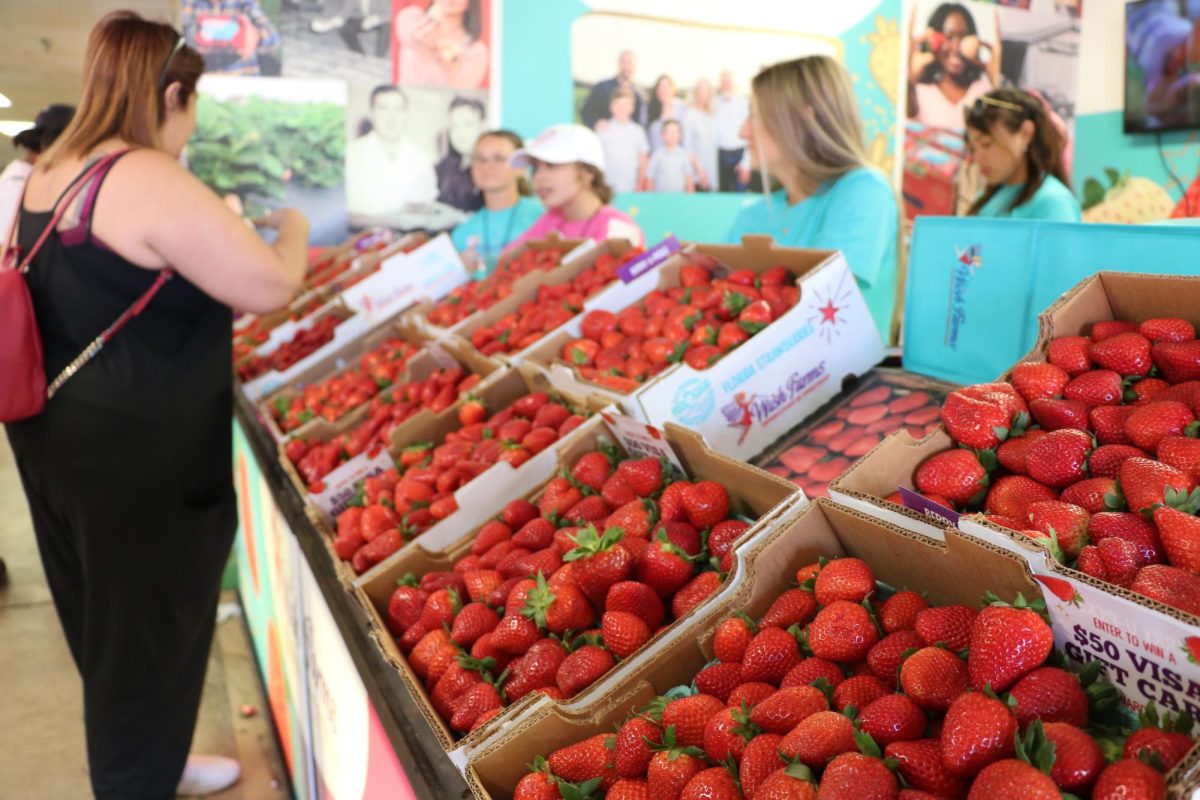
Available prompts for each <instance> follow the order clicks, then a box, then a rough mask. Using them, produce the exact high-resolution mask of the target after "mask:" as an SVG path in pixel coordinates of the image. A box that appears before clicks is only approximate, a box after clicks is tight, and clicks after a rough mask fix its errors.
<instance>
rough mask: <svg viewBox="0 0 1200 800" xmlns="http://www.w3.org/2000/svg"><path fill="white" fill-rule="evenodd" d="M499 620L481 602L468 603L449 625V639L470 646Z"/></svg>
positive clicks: (457, 643)
mask: <svg viewBox="0 0 1200 800" xmlns="http://www.w3.org/2000/svg"><path fill="white" fill-rule="evenodd" d="M499 621H500V618H499V617H498V616H496V612H495V611H493V610H492V609H490V608H488V607H487V606H485V605H484V604H483V603H468V604H467V605H465V606H463V609H462V611H460V612H458V616H456V617H455V618H454V623H453V625H451V627H450V640H451V641H452V642H454V643H455V644H456V645H458V646H459V647H464V648H470V647H471V645H473V644H475V642H476V641H477V640H478V639H479V637H480V636H483V635H484V634H485V633H491V632H492V629H493V628H495V627H496V624H497V623H498V622H499ZM486 710H487V709H484V711H486ZM480 713H482V711H481V712H480ZM472 721H474V720H472ZM468 727H470V726H468Z"/></svg>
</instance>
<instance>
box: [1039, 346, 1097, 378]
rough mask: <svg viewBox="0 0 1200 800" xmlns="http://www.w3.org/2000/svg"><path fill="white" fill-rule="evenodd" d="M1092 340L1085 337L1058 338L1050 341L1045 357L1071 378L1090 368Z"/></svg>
mask: <svg viewBox="0 0 1200 800" xmlns="http://www.w3.org/2000/svg"><path fill="white" fill-rule="evenodd" d="M1091 350H1092V340H1091V339H1089V338H1087V337H1086V336H1059V337H1056V338H1054V339H1052V340H1051V341H1050V346H1049V347H1048V348H1047V351H1046V357H1047V358H1048V359H1049V361H1050V363H1051V364H1054V365H1055V366H1059V367H1062V368H1063V369H1064V370H1066V372H1067V374H1068V375H1070V376H1071V377H1072V378H1073V377H1075V376H1076V375H1081V374H1082V373H1084V372H1087V371H1088V370H1089V369H1091V368H1092V357H1091Z"/></svg>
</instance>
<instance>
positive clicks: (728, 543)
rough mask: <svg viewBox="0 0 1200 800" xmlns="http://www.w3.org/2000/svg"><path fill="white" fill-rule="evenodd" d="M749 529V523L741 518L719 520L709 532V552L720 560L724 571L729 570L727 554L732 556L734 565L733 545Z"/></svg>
mask: <svg viewBox="0 0 1200 800" xmlns="http://www.w3.org/2000/svg"><path fill="white" fill-rule="evenodd" d="M748 530H750V525H749V524H748V523H745V522H742V521H741V520H739V519H727V520H725V521H724V522H718V523H717V524H716V525H714V526H713V529H712V530H711V531H710V532H709V534H708V552H709V553H711V554H712V556H713V558H715V559H717V560H718V562H720V564H721V571H722V572H728V571H729V570H728V568H727V567H726V566H725V564H724V561H725V559H726V557H727V554H728V555H729V558H730V561H729V563H730V565H732V553H733V546H734V545H735V544H736V543H737V540H738V539H740V538H741V537H742V534H743V533H745V532H746V531H748Z"/></svg>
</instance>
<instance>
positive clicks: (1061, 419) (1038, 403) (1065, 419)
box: [1029, 400, 1088, 431]
mask: <svg viewBox="0 0 1200 800" xmlns="http://www.w3.org/2000/svg"><path fill="white" fill-rule="evenodd" d="M1029 412H1030V413H1031V414H1032V415H1033V418H1034V419H1035V420H1036V421H1037V424H1038V425H1041V426H1042V427H1043V428H1044V429H1046V430H1047V431H1056V430H1060V429H1062V428H1078V429H1079V430H1087V429H1088V406H1087V405H1086V404H1085V403H1083V402H1081V401H1079V400H1034V401H1033V402H1031V403H1030V404H1029Z"/></svg>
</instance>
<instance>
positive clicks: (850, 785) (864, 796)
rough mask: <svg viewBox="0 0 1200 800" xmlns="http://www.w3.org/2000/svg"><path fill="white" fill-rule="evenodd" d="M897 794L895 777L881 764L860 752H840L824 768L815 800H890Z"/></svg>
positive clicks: (897, 788)
mask: <svg viewBox="0 0 1200 800" xmlns="http://www.w3.org/2000/svg"><path fill="white" fill-rule="evenodd" d="M899 791H900V786H899V783H898V782H897V780H896V774H895V773H894V772H892V771H891V770H890V769H888V767H887V765H886V764H884V763H883V761H881V760H879V759H878V758H872V757H871V756H866V755H863V754H862V753H843V754H842V755H840V756H838V757H837V758H835V759H834V760H833V761H830V762H829V766H827V767H826V768H825V773H824V775H822V776H821V788H820V790H819V794H818V795H817V797H818V798H829V800H850V798H858V800H891V798H894V797H896V795H897V793H898V792H899Z"/></svg>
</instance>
